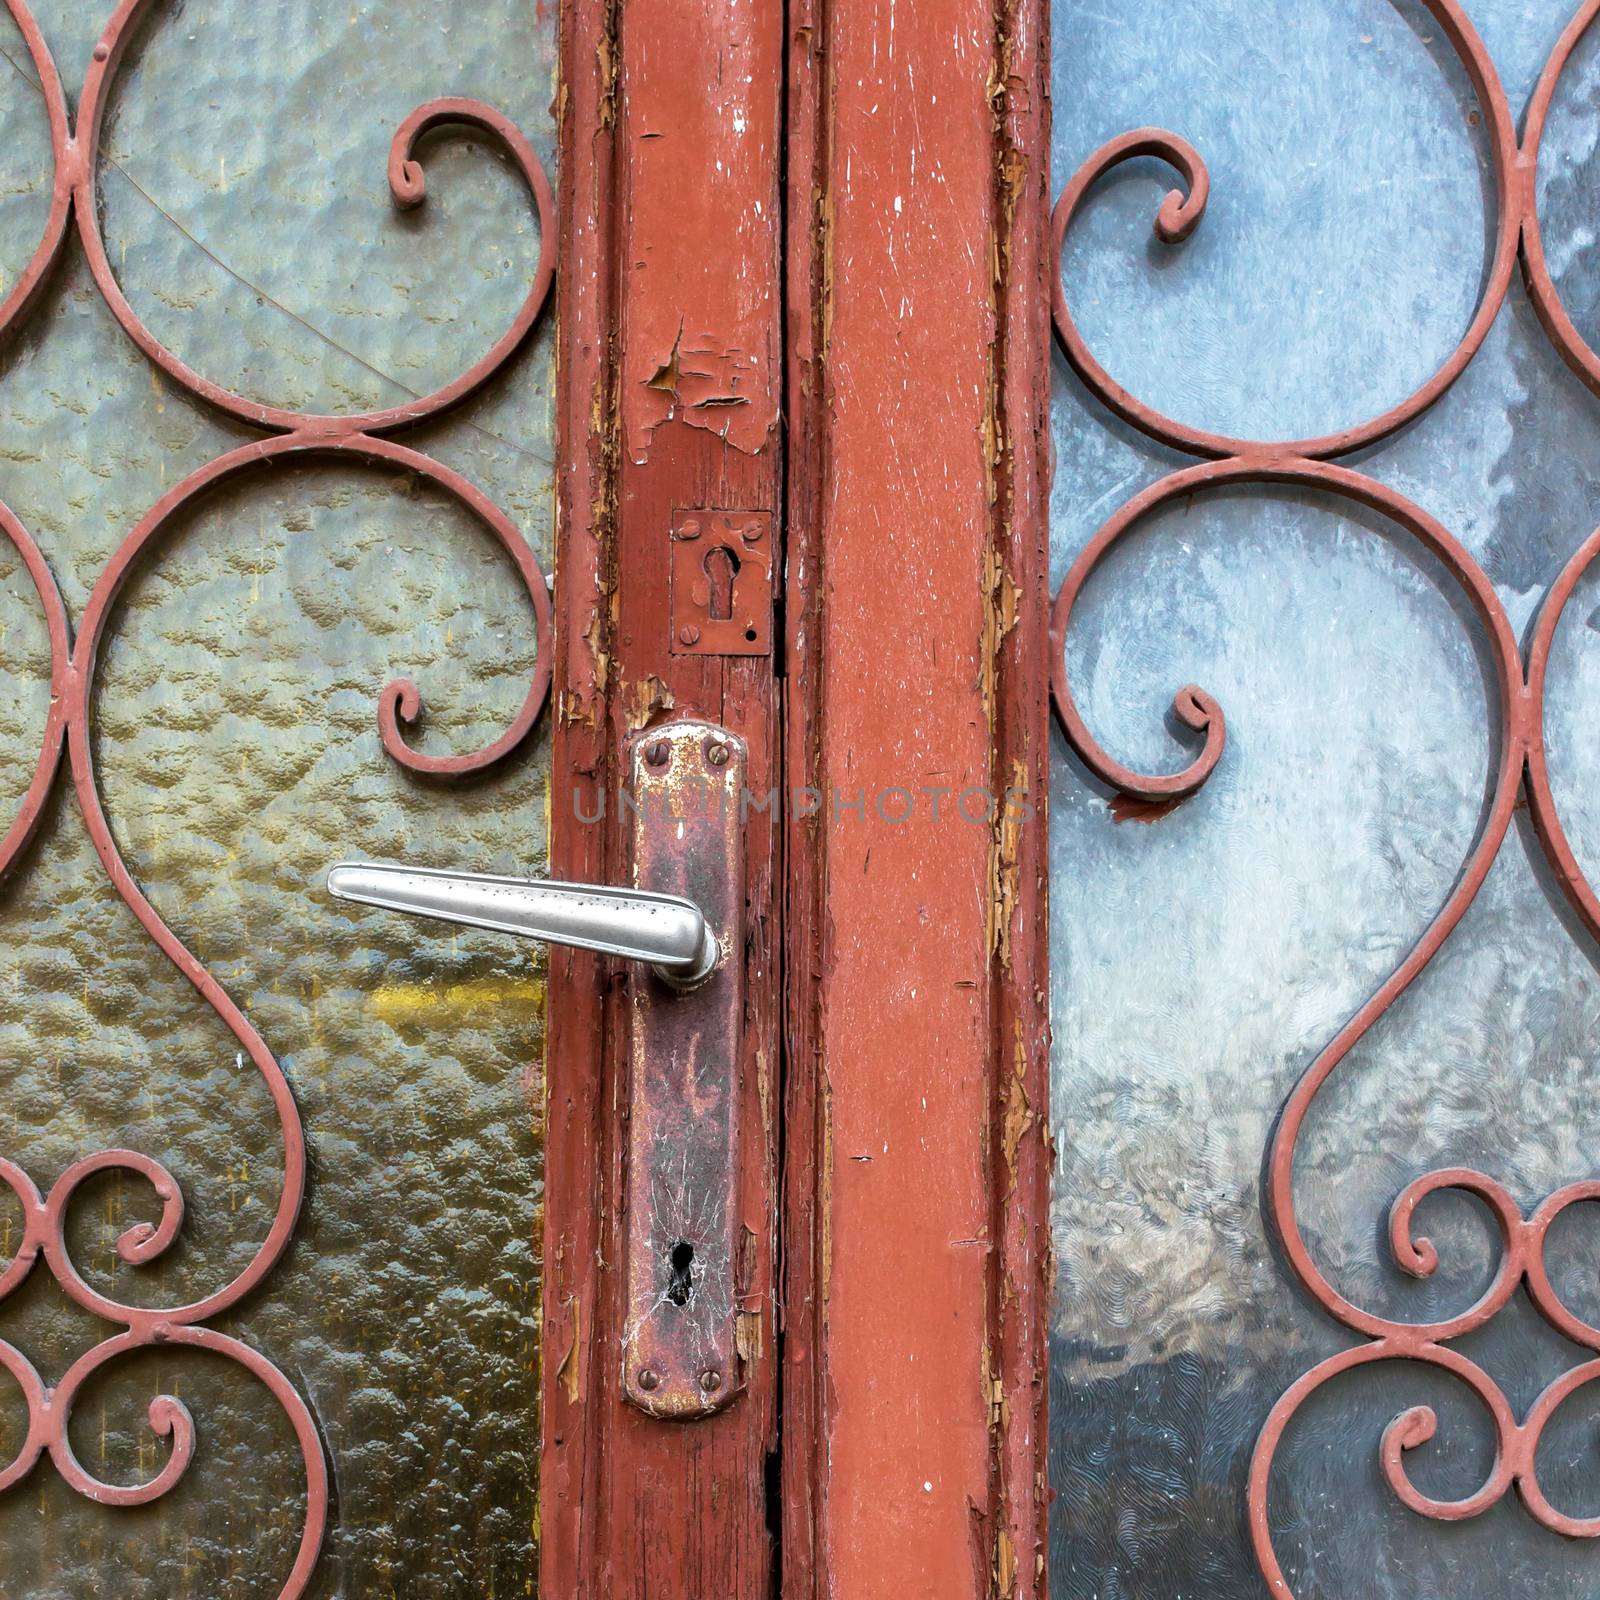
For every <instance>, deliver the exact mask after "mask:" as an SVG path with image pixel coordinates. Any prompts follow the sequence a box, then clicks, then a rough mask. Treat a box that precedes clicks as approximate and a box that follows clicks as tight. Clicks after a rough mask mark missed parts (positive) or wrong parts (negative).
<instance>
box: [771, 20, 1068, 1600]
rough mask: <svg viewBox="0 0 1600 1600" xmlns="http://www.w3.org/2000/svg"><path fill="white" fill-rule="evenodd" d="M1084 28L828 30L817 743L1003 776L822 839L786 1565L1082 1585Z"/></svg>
mask: <svg viewBox="0 0 1600 1600" xmlns="http://www.w3.org/2000/svg"><path fill="white" fill-rule="evenodd" d="M1047 55H1048V52H1047V35H1046V32H1045V16H1044V7H1043V5H1042V3H1036V0H1008V3H1003V4H1000V5H994V4H992V3H990V0H920V3H919V4H917V5H916V6H915V7H914V8H913V7H910V6H907V5H906V4H904V0H849V3H848V4H829V3H828V0H805V3H804V4H803V5H802V6H801V7H800V10H799V14H798V15H797V16H796V17H795V19H794V26H793V29H792V43H791V58H790V83H791V89H790V104H791V108H792V110H791V124H790V159H789V173H788V181H789V223H790V242H789V260H790V267H791V292H790V336H789V362H790V381H789V392H790V401H791V403H790V411H789V416H790V459H791V468H790V481H789V499H788V506H789V510H788V541H789V550H790V562H791V580H790V581H791V588H790V595H789V626H790V637H789V663H790V682H791V690H790V694H791V699H790V705H789V715H788V729H787V738H788V750H789V758H790V765H791V770H792V771H793V772H796V773H804V774H806V776H805V777H804V778H803V779H802V780H801V781H803V782H806V783H809V784H811V785H812V786H814V787H815V788H816V789H818V790H819V791H821V792H822V793H823V794H825V795H831V794H833V793H834V792H836V791H842V792H843V793H844V794H845V795H846V796H847V797H853V796H854V794H855V793H856V791H857V790H860V789H865V790H866V791H867V793H868V795H870V796H875V795H876V794H878V793H881V792H883V791H885V790H888V789H892V788H895V787H899V788H909V789H911V790H913V791H916V790H918V789H919V788H920V787H923V786H926V787H927V788H930V789H931V788H947V789H948V790H950V791H951V795H950V799H952V800H953V799H954V798H955V797H956V796H958V795H959V794H960V792H961V791H962V790H964V789H968V788H972V789H980V790H982V791H984V792H985V793H987V794H988V795H990V796H992V797H995V799H996V801H997V803H996V806H995V818H994V822H993V824H992V826H988V827H980V826H972V825H970V824H967V823H964V822H962V821H960V820H957V821H955V822H948V821H947V822H946V823H944V824H943V825H941V824H938V823H934V822H933V821H932V818H931V815H930V811H931V806H932V803H933V802H932V799H931V798H929V799H927V800H926V801H925V802H924V808H923V809H920V810H919V811H918V812H917V813H916V815H915V816H914V818H913V821H912V822H911V823H910V824H905V823H899V822H896V821H894V820H892V819H893V817H894V816H895V815H896V811H895V809H894V807H893V805H891V806H889V807H887V808H885V809H886V810H887V811H888V816H885V815H884V813H883V811H880V809H879V808H878V807H877V806H876V804H874V803H873V802H872V801H869V803H868V805H867V806H866V808H865V816H864V817H863V818H861V819H860V820H859V821H858V820H857V819H856V818H855V816H854V814H853V813H851V814H850V815H849V817H848V818H845V817H843V816H842V817H841V819H840V822H839V823H838V824H837V825H834V824H832V821H831V819H830V818H827V817H821V818H817V819H814V820H812V821H808V822H801V823H798V824H796V825H795V827H794V830H793V832H792V835H791V842H790V854H791V858H792V860H793V862H794V863H795V872H794V881H795V883H796V890H795V894H794V899H793V903H792V909H791V915H790V939H791V945H790V959H789V971H790V974H791V978H790V988H789V995H788V1009H787V1015H788V1028H789V1050H788V1054H787V1058H786V1059H787V1065H788V1095H787V1100H786V1107H785V1118H786V1132H787V1141H788V1143H787V1150H788V1161H787V1167H786V1171H787V1175H788V1184H787V1188H786V1193H785V1223H786V1234H785V1240H786V1244H785V1263H786V1275H785V1314H786V1320H785V1329H786V1335H787V1337H786V1344H785V1358H786V1367H787V1370H786V1374H785V1383H784V1436H785V1441H786V1446H787V1448H786V1451H785V1461H784V1472H785V1477H784V1488H785V1493H784V1523H783V1528H784V1544H783V1553H784V1579H785V1582H784V1591H783V1592H784V1594H785V1595H786V1596H790V1595H793V1596H799V1595H813V1594H815V1595H824V1594H825V1595H830V1596H837V1597H840V1600H843V1597H848V1600H868V1597H875V1596H884V1597H890V1596H893V1597H895V1600H901V1597H903V1596H907V1595H916V1596H917V1597H918V1600H923V1597H930V1600H945V1597H949V1600H956V1597H962V1600H968V1597H973V1596H980V1595H989V1594H996V1595H1016V1596H1025V1595H1034V1594H1039V1593H1042V1592H1043V1587H1044V1505H1045V1498H1046V1487H1045V1479H1044V1473H1045V1428H1044V1405H1045V1393H1046V1388H1045V1319H1046V1313H1047V1308H1048V1303H1049V1297H1048V1288H1049V1279H1050V1257H1049V1236H1048V1179H1049V1168H1050V1149H1049V1142H1048V1134H1047V1131H1046V1128H1045V1123H1044V1113H1045V1108H1046V1106H1047V1103H1048V1102H1047V1089H1048V1069H1049V1061H1048V1022H1047V1011H1046V1006H1047V984H1046V972H1045V961H1046V947H1045V926H1046V921H1045V912H1046V852H1045V845H1046V840H1045V826H1044V797H1045V792H1046V785H1047V777H1048V750H1049V737H1050V723H1049V705H1048V660H1049V657H1048V628H1047V619H1046V614H1045V613H1046V606H1047V598H1048V597H1047V581H1048V567H1047V554H1046V537H1047V527H1046V516H1045V511H1046V503H1047V490H1048V467H1049V461H1048V450H1049V446H1048V433H1047V431H1046V430H1047V426H1048V395H1049V295H1048V292H1047V290H1048V277H1047V267H1046V263H1047V260H1048V246H1047V233H1046V220H1047V218H1048V210H1049V196H1048V188H1047V179H1048V170H1049V163H1048V132H1049V116H1048V109H1049V107H1048V93H1047V85H1048V81H1049V80H1048V71H1047V67H1048V60H1047ZM1008 790H1011V791H1017V790H1021V791H1025V792H1026V794H1027V796H1028V802H1029V806H1030V808H1031V811H1032V815H1031V818H1030V819H1029V820H1026V821H1023V820H1022V819H1021V817H1020V816H1019V815H1018V814H1017V809H1016V808H1015V807H1009V806H1007V805H1006V804H1005V803H1004V801H1003V797H1004V796H1005V794H1006V792H1007V791H1008ZM919 798H921V797H920V796H919ZM947 815H948V813H947Z"/></svg>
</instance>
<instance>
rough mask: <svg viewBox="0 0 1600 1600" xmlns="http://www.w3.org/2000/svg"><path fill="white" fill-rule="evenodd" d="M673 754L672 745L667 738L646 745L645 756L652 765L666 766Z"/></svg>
mask: <svg viewBox="0 0 1600 1600" xmlns="http://www.w3.org/2000/svg"><path fill="white" fill-rule="evenodd" d="M671 754H672V746H671V745H670V744H668V743H667V741H666V740H665V739H657V740H655V742H654V743H652V744H649V745H646V746H645V752H644V758H645V760H646V761H648V762H649V763H650V765H651V766H652V767H664V766H666V764H667V759H668V757H670V756H671Z"/></svg>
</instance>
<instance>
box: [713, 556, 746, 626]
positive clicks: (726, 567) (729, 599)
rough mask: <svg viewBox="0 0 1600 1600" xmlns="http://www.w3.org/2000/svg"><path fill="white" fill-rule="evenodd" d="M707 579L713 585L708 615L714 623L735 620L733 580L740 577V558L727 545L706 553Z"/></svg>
mask: <svg viewBox="0 0 1600 1600" xmlns="http://www.w3.org/2000/svg"><path fill="white" fill-rule="evenodd" d="M704 566H705V573H706V579H707V581H708V582H709V583H710V585H711V604H710V605H709V606H708V607H707V608H706V615H707V616H708V617H710V618H711V620H712V621H713V622H731V621H732V620H733V580H734V579H735V578H737V577H738V576H739V558H738V556H736V555H735V554H734V553H733V551H731V550H730V549H729V548H728V547H727V545H725V544H719V545H718V546H717V547H716V549H714V550H708V551H706V559H705V562H704Z"/></svg>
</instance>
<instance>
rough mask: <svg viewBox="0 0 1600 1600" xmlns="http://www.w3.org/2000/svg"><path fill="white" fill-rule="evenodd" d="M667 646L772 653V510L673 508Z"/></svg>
mask: <svg viewBox="0 0 1600 1600" xmlns="http://www.w3.org/2000/svg"><path fill="white" fill-rule="evenodd" d="M671 612H672V653H673V654H674V655H679V656H765V655H770V654H771V653H772V513H771V512H769V511H699V510H689V511H674V512H673V514H672V606H671Z"/></svg>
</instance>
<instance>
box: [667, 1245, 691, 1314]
mask: <svg viewBox="0 0 1600 1600" xmlns="http://www.w3.org/2000/svg"><path fill="white" fill-rule="evenodd" d="M668 1259H669V1260H670V1261H671V1263H672V1281H671V1282H670V1283H669V1284H668V1285H667V1299H669V1300H670V1301H671V1302H672V1303H673V1305H675V1306H686V1305H688V1303H689V1296H690V1295H692V1294H693V1293H694V1276H693V1272H692V1269H693V1267H694V1246H693V1245H692V1244H690V1243H689V1241H688V1240H687V1239H680V1240H679V1241H678V1242H677V1243H676V1244H675V1245H673V1247H672V1255H671V1256H670V1257H669V1258H668Z"/></svg>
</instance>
